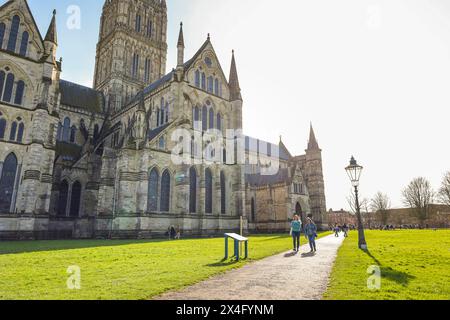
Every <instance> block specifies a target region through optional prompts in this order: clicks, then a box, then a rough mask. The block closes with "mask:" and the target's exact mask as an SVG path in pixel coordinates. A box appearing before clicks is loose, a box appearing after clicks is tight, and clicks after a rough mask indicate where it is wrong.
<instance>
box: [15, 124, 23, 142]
mask: <svg viewBox="0 0 450 320" xmlns="http://www.w3.org/2000/svg"><path fill="white" fill-rule="evenodd" d="M24 132H25V125H24V124H23V122H21V121H20V122H19V130H18V131H17V138H16V141H17V142H20V143H21V142H22V141H23V134H24Z"/></svg>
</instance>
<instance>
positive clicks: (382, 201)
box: [370, 192, 391, 225]
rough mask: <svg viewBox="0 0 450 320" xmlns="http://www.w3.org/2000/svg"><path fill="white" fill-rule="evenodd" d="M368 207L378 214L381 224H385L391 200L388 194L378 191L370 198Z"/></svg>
mask: <svg viewBox="0 0 450 320" xmlns="http://www.w3.org/2000/svg"><path fill="white" fill-rule="evenodd" d="M370 209H371V210H372V211H373V212H375V213H377V214H379V215H380V217H381V224H382V225H387V223H388V219H389V210H390V209H391V200H390V199H389V197H388V195H386V194H383V193H381V192H378V193H377V194H376V195H375V196H374V197H373V199H372V200H370Z"/></svg>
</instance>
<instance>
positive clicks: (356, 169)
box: [345, 157, 367, 250]
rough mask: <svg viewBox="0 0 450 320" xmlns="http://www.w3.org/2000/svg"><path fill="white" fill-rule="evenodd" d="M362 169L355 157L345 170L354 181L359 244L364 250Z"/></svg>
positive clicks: (365, 245) (365, 247) (365, 248)
mask: <svg viewBox="0 0 450 320" xmlns="http://www.w3.org/2000/svg"><path fill="white" fill-rule="evenodd" d="M362 170H363V167H361V166H360V165H358V163H357V162H356V160H355V158H354V157H352V159H351V160H350V165H349V166H348V167H347V168H345V171H347V174H348V177H349V178H350V181H351V182H352V186H353V187H354V188H355V201H356V203H355V204H356V218H357V219H358V246H359V248H360V249H362V250H367V242H366V237H365V235H364V225H363V221H362V218H361V208H360V207H359V197H358V196H359V195H358V187H359V179H360V178H361V173H362Z"/></svg>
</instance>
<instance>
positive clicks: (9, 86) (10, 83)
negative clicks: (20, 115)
mask: <svg viewBox="0 0 450 320" xmlns="http://www.w3.org/2000/svg"><path fill="white" fill-rule="evenodd" d="M13 87H14V74H12V73H8V75H7V76H6V85H5V92H4V94H3V101H5V102H11V98H12V93H13Z"/></svg>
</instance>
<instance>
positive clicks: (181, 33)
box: [177, 22, 184, 67]
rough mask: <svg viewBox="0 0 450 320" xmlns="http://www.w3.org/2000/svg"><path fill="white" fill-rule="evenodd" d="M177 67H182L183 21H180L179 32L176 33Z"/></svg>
mask: <svg viewBox="0 0 450 320" xmlns="http://www.w3.org/2000/svg"><path fill="white" fill-rule="evenodd" d="M177 48H178V67H182V66H183V63H184V35H183V22H181V23H180V34H179V35H178V44H177Z"/></svg>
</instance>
